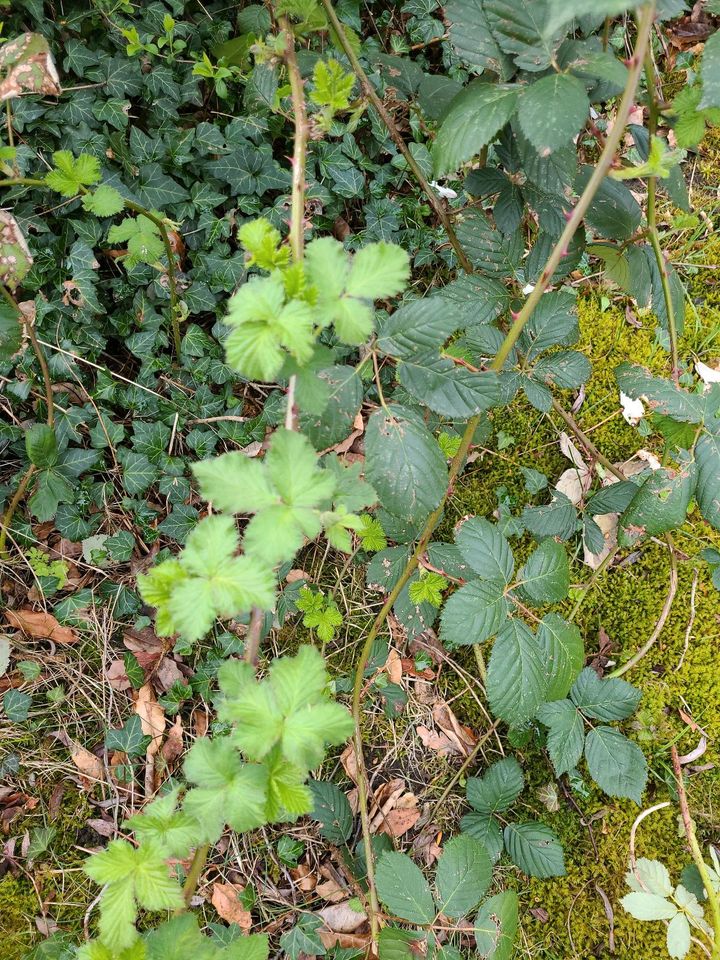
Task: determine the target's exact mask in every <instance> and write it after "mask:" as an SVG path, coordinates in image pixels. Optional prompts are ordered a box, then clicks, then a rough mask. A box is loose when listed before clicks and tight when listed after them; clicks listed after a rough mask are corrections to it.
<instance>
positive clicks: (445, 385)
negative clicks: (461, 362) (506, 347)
mask: <svg viewBox="0 0 720 960" xmlns="http://www.w3.org/2000/svg"><path fill="white" fill-rule="evenodd" d="M397 377H398V380H399V381H400V383H401V384H402V385H403V386H404V387H405V389H406V390H407V392H408V393H409V394H411V396H413V397H415V399H416V400H419V401H420V402H421V403H424V404H425V405H426V406H428V407H429V408H430V409H431V410H433V411H434V412H435V413H439V414H441V415H442V416H445V417H453V418H456V419H458V420H469V419H470V417H473V416H475V414H476V413H480V412H481V411H483V410H489V409H490V407H493V406H496V405H497V404H498V403H499V402H500V391H499V388H498V379H497V375H496V374H495V373H493V372H492V371H483V372H480V373H474V372H473V371H472V370H468V369H467V367H462V366H456V365H455V364H454V363H453V362H452V360H450V359H449V358H448V357H441V356H439V355H438V354H436V353H423V354H417V355H416V356H414V357H407V358H406V359H405V360H403V361H402V362H401V363H399V364H398V368H397Z"/></svg>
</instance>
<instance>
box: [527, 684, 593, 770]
mask: <svg viewBox="0 0 720 960" xmlns="http://www.w3.org/2000/svg"><path fill="white" fill-rule="evenodd" d="M537 716H538V720H540V722H541V723H544V724H545V726H546V727H548V734H547V748H548V753H549V754H550V760H551V761H552V765H553V768H554V770H555V773H556V774H557V775H558V776H561V775H562V774H563V773H568V772H569V771H570V770H574V769H575V767H576V766H577V765H578V763H579V762H580V757H581V756H582V752H583V745H584V743H585V725H584V723H583V718H582V715H581V714H580V712H579V711H578V709H577V707H576V706H575V705H574V704H573V703H571V701H570V700H555V701H553V702H552V703H544V704H543V705H542V706H541V707H540V710H539V711H538V714H537Z"/></svg>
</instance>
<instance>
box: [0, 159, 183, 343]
mask: <svg viewBox="0 0 720 960" xmlns="http://www.w3.org/2000/svg"><path fill="white" fill-rule="evenodd" d="M0 187H41V188H42V187H45V188H47V183H45V181H44V180H38V179H37V178H34V177H8V178H6V179H4V180H0ZM81 192H82V193H87V192H88V191H87V189H85V188H84V187H83V188H81ZM123 202H124V204H125V206H126V207H127V209H128V210H132V211H133V213H138V214H140V215H141V216H143V217H146V218H147V219H148V220H149V221H150V222H151V223H154V224H155V226H156V227H157V228H158V230H159V231H160V237H161V239H162V242H163V246H164V247H165V255H166V257H167V262H168V270H167V274H168V292H169V294H170V322H171V324H172V333H173V344H174V348H175V357H176V359H177V360H179V359H180V314H181V308H180V298H179V297H178V284H177V272H176V270H175V251H174V250H173V247H172V243H171V242H170V234H169V233H168V229H167V226H166V225H165V223H164V221H163V220H162V218H161V217H157V216H155V214H154V213H153V212H152V211H151V210H147V209H146V208H145V207H143V206H142V205H141V204H139V203H135V201H134V200H127V199H125V197H123Z"/></svg>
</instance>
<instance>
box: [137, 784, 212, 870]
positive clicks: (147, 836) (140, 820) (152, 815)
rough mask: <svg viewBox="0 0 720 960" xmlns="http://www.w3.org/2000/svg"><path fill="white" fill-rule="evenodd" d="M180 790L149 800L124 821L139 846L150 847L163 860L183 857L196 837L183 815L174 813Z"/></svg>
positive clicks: (194, 827) (191, 822) (189, 820)
mask: <svg viewBox="0 0 720 960" xmlns="http://www.w3.org/2000/svg"><path fill="white" fill-rule="evenodd" d="M179 793H180V788H179V787H176V788H175V789H174V790H170V791H169V792H168V793H166V794H165V796H163V797H160V798H159V799H157V800H153V802H152V803H150V804H148V806H147V807H145V809H144V810H143V812H142V813H139V814H136V815H135V816H134V817H130V819H129V820H126V821H125V827H126V828H127V829H128V830H132V831H133V833H134V834H135V839H136V840H139V841H140V843H141V844H145V843H152V844H154V846H155V847H156V848H157V849H158V850H159V851H160V852H161V853H162V855H163V856H165V857H183V856H186V855H187V851H188V850H190V849H191V848H192V847H193V846H194V844H195V839H196V837H197V830H198V825H197V823H196V821H195V820H193V819H192V817H189V816H188V815H187V813H186V812H185V811H182V810H177V809H176V808H177V801H178V796H179Z"/></svg>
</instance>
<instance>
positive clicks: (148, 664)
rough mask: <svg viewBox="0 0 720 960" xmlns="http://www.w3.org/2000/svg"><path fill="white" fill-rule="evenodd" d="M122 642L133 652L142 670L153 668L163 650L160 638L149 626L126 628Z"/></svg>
mask: <svg viewBox="0 0 720 960" xmlns="http://www.w3.org/2000/svg"><path fill="white" fill-rule="evenodd" d="M123 643H124V644H125V646H126V647H127V649H128V650H129V651H130V652H131V653H134V654H135V659H136V660H137V662H138V663H139V664H140V666H141V667H142V668H143V670H154V669H155V666H156V664H157V662H158V660H159V659H160V657H161V656H162V655H163V653H164V652H165V648H164V646H163V642H162V640H161V639H160V638H159V637H157V636H155V632H154V630H153V629H152V628H151V627H144V628H143V629H142V630H126V631H125V632H124V633H123Z"/></svg>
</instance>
